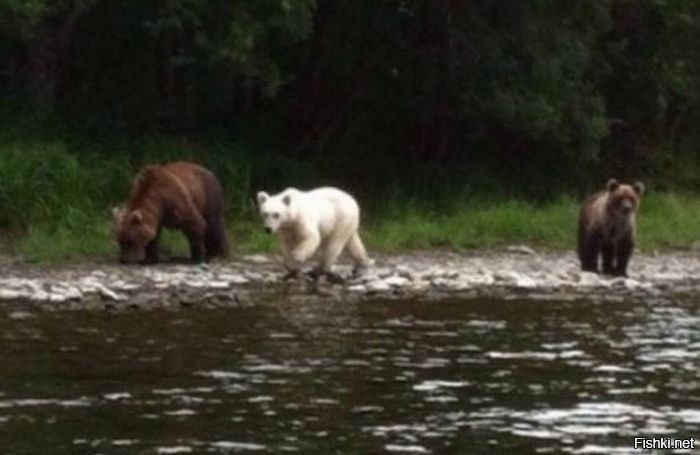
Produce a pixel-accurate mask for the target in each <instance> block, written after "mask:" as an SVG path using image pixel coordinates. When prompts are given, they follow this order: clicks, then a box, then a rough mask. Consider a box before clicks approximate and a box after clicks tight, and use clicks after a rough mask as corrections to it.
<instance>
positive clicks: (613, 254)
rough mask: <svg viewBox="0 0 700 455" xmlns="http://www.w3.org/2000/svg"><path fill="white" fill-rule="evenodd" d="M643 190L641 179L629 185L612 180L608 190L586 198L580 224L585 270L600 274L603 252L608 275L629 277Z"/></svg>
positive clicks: (604, 266) (580, 256)
mask: <svg viewBox="0 0 700 455" xmlns="http://www.w3.org/2000/svg"><path fill="white" fill-rule="evenodd" d="M643 193H644V185H643V184H642V183H641V182H636V183H635V184H634V185H626V184H622V183H619V182H618V181H617V180H615V179H610V180H609V181H608V184H607V186H606V189H605V191H601V192H599V193H596V194H594V195H593V196H590V197H589V198H588V199H586V200H585V201H584V203H583V205H582V206H581V212H580V215H579V223H578V257H579V259H580V260H581V269H582V270H585V271H588V272H596V273H597V272H598V256H599V254H600V255H602V256H603V273H604V274H606V275H613V276H627V263H628V262H629V259H630V256H632V250H633V249H634V239H635V234H636V232H635V231H636V216H637V211H638V210H639V201H640V199H641V197H642V194H643Z"/></svg>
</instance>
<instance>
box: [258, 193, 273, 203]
mask: <svg viewBox="0 0 700 455" xmlns="http://www.w3.org/2000/svg"><path fill="white" fill-rule="evenodd" d="M268 199H270V195H269V194H267V193H266V192H264V191H258V205H263V204H264V203H265V201H267V200H268Z"/></svg>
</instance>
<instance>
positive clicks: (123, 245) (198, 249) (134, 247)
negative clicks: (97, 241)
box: [112, 161, 228, 264]
mask: <svg viewBox="0 0 700 455" xmlns="http://www.w3.org/2000/svg"><path fill="white" fill-rule="evenodd" d="M112 215H113V216H114V236H115V238H116V240H117V243H118V244H119V249H120V253H119V260H120V262H122V263H125V264H129V263H154V262H158V239H159V237H160V232H161V229H162V228H163V227H165V228H170V229H177V230H180V231H182V232H183V233H184V234H185V235H186V236H187V239H188V241H189V245H190V258H191V260H192V261H194V262H200V261H202V260H204V259H209V258H211V257H213V256H217V255H221V256H224V255H226V254H227V252H228V240H227V238H226V229H225V225H224V196H223V191H222V189H221V185H220V184H219V181H218V180H217V178H216V176H214V174H213V173H212V172H210V171H209V170H207V169H205V168H203V167H202V166H199V165H197V164H194V163H188V162H184V161H177V162H172V163H168V164H164V165H161V166H158V165H150V166H145V167H144V168H143V169H141V171H139V173H138V174H137V175H136V177H135V178H134V183H133V187H132V190H131V196H130V197H129V200H128V201H127V202H126V204H125V205H124V206H121V207H115V208H114V209H112Z"/></svg>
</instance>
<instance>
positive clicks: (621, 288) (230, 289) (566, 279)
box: [0, 247, 700, 309]
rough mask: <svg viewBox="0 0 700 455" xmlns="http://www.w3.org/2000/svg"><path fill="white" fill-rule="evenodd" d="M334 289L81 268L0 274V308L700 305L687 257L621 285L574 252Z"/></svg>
mask: <svg viewBox="0 0 700 455" xmlns="http://www.w3.org/2000/svg"><path fill="white" fill-rule="evenodd" d="M338 272H339V274H340V275H342V276H343V277H345V278H346V279H345V281H344V282H343V283H330V282H328V281H327V280H326V279H325V278H322V279H321V280H319V281H314V280H312V279H311V278H308V277H303V278H300V279H296V280H290V281H284V280H283V279H282V276H283V274H284V270H283V269H282V267H281V260H280V258H278V257H276V256H263V255H252V256H244V257H240V258H236V259H235V260H233V261H230V262H219V263H212V264H204V265H175V264H163V265H158V266H129V267H127V266H119V265H113V264H84V265H75V266H62V267H48V266H28V265H4V266H2V267H0V303H8V304H9V303H24V304H32V305H37V306H41V307H45V308H47V309H70V308H86V307H87V308H115V309H119V308H132V307H154V306H178V305H217V306H219V305H245V304H252V303H253V302H254V301H256V300H260V299H270V298H283V299H287V300H292V301H294V300H298V299H347V300H370V299H383V298H393V299H423V300H448V299H470V298H496V299H538V300H543V301H546V300H585V301H605V302H616V301H624V300H641V299H650V298H653V299H675V298H689V297H697V296H700V261H698V255H697V254H694V253H690V252H681V253H676V252H673V253H661V254H658V255H641V254H637V255H635V256H634V257H633V259H632V262H631V266H630V270H629V272H630V276H629V277H628V278H611V277H603V276H598V275H595V274H591V273H583V272H580V271H579V270H578V264H577V261H576V258H575V256H574V254H573V253H549V252H547V253H545V252H535V251H533V250H531V249H529V248H527V247H510V248H507V249H504V250H499V251H481V252H468V253H452V252H442V251H430V252H413V253H407V254H401V255H391V256H382V257H379V258H377V260H376V264H375V265H374V266H373V267H372V268H370V269H369V270H367V271H366V272H365V273H364V274H363V275H362V276H360V277H358V278H352V277H350V267H349V266H347V265H340V266H339V267H338Z"/></svg>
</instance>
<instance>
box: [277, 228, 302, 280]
mask: <svg viewBox="0 0 700 455" xmlns="http://www.w3.org/2000/svg"><path fill="white" fill-rule="evenodd" d="M280 245H281V247H282V256H283V257H284V267H285V268H286V269H287V272H288V274H289V275H290V276H293V275H294V274H295V273H296V272H297V271H298V270H297V265H296V264H295V263H294V259H293V257H292V252H293V251H294V239H293V237H291V236H281V237H280Z"/></svg>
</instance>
